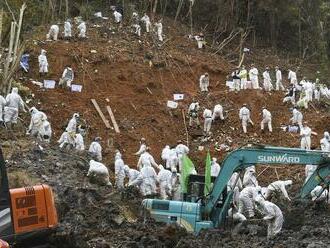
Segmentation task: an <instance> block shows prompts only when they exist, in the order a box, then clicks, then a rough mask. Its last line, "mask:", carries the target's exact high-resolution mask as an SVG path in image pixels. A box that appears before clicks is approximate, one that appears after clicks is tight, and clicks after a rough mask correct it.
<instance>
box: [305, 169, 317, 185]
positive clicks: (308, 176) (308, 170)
mask: <svg viewBox="0 0 330 248" xmlns="http://www.w3.org/2000/svg"><path fill="white" fill-rule="evenodd" d="M316 169H317V165H314V164H306V165H305V176H306V178H305V183H306V182H307V181H308V179H309V178H310V177H311V176H312V175H313V173H314V172H315V171H316Z"/></svg>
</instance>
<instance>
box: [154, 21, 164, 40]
mask: <svg viewBox="0 0 330 248" xmlns="http://www.w3.org/2000/svg"><path fill="white" fill-rule="evenodd" d="M154 25H155V28H156V33H157V37H158V40H159V41H160V42H163V40H164V39H163V24H162V19H160V20H158V21H157V22H156V23H155V24H154Z"/></svg>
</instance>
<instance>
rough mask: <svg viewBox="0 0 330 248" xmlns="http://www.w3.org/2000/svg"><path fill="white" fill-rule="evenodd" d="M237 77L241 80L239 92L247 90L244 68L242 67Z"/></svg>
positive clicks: (246, 76) (246, 74)
mask: <svg viewBox="0 0 330 248" xmlns="http://www.w3.org/2000/svg"><path fill="white" fill-rule="evenodd" d="M239 77H240V79H241V90H246V89H247V78H248V72H247V70H246V69H245V66H244V65H243V66H242V69H241V70H240V72H239Z"/></svg>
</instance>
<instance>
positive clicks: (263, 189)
mask: <svg viewBox="0 0 330 248" xmlns="http://www.w3.org/2000/svg"><path fill="white" fill-rule="evenodd" d="M261 194H262V196H263V197H266V196H267V194H268V188H267V187H262V188H261Z"/></svg>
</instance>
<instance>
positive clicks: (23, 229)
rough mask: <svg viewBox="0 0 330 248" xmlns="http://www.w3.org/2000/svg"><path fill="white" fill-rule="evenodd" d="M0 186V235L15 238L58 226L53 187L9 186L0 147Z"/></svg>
mask: <svg viewBox="0 0 330 248" xmlns="http://www.w3.org/2000/svg"><path fill="white" fill-rule="evenodd" d="M0 186H1V188H0V239H3V240H6V241H8V242H16V241H19V240H24V239H25V238H28V237H33V236H35V235H39V234H41V233H45V232H47V231H49V230H51V229H52V228H54V227H56V226H57V223H58V220H57V212H56V208H55V202H54V196H53V193H52V189H51V188H50V187H49V186H48V185H45V184H41V185H37V186H32V187H25V188H18V189H9V184H8V177H7V172H6V167H5V162H4V158H3V155H2V150H1V149H0ZM0 244H1V242H0ZM1 247H2V246H0V248H1ZM4 247H5V246H4Z"/></svg>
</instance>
